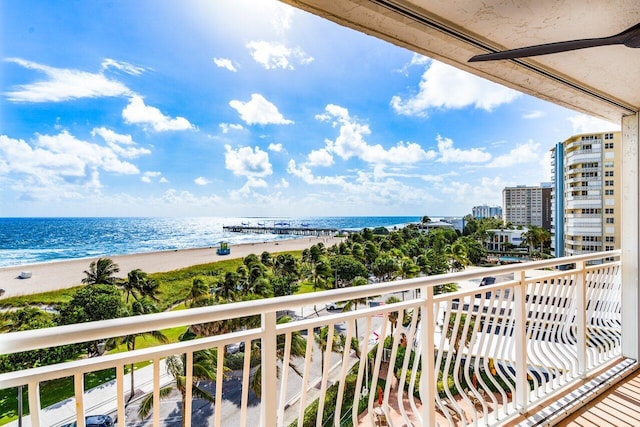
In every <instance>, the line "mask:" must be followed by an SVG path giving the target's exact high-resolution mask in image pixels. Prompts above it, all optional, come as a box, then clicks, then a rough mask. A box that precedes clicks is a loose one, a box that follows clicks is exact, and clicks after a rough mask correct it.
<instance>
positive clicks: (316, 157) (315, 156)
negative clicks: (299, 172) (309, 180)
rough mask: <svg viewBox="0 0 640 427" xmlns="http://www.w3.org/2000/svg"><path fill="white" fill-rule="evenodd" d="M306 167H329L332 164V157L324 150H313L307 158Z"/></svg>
mask: <svg viewBox="0 0 640 427" xmlns="http://www.w3.org/2000/svg"><path fill="white" fill-rule="evenodd" d="M307 159H308V161H307V165H309V166H312V167H313V166H331V165H332V164H333V156H332V155H331V153H329V152H328V151H327V150H326V149H325V148H321V149H319V150H313V151H312V152H310V153H309V155H308V156H307Z"/></svg>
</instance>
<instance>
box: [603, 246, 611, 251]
mask: <svg viewBox="0 0 640 427" xmlns="http://www.w3.org/2000/svg"><path fill="white" fill-rule="evenodd" d="M604 250H605V251H612V250H613V246H605V247H604Z"/></svg>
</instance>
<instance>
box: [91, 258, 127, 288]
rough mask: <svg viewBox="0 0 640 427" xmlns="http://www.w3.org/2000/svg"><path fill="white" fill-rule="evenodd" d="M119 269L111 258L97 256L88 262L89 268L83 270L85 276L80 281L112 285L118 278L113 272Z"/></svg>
mask: <svg viewBox="0 0 640 427" xmlns="http://www.w3.org/2000/svg"><path fill="white" fill-rule="evenodd" d="M119 271H120V267H118V264H116V263H114V262H113V260H112V259H111V258H98V261H92V262H91V264H89V270H85V271H84V274H85V275H86V277H85V278H84V279H82V283H85V284H87V285H114V284H115V283H116V281H117V280H118V279H117V278H116V277H115V274H116V273H118V272H119Z"/></svg>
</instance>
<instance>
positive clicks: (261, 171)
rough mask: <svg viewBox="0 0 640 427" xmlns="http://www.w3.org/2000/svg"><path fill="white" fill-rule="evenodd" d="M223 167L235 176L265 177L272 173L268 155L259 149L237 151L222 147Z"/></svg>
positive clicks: (227, 146) (228, 146)
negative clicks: (223, 149) (223, 151)
mask: <svg viewBox="0 0 640 427" xmlns="http://www.w3.org/2000/svg"><path fill="white" fill-rule="evenodd" d="M224 148H225V150H226V152H225V155H224V159H225V167H226V168H227V169H228V170H230V171H231V172H233V174H234V175H237V176H246V177H265V176H269V175H271V174H272V173H273V169H272V167H271V163H270V162H269V154H268V153H267V152H266V151H262V150H261V149H260V148H259V147H255V150H254V149H253V148H251V147H240V148H238V149H237V150H234V149H232V148H231V146H230V145H225V146H224Z"/></svg>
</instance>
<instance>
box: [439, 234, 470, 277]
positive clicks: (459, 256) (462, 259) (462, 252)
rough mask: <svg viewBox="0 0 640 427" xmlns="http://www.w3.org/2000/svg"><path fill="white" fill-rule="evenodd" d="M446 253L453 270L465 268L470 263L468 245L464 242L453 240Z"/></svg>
mask: <svg viewBox="0 0 640 427" xmlns="http://www.w3.org/2000/svg"><path fill="white" fill-rule="evenodd" d="M445 253H446V255H447V257H448V258H449V265H450V267H451V271H460V270H464V268H465V267H466V266H468V265H469V264H470V262H469V258H468V257H467V247H466V246H465V245H464V243H462V242H458V241H456V242H453V243H452V244H450V245H448V246H447V247H446V248H445Z"/></svg>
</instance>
